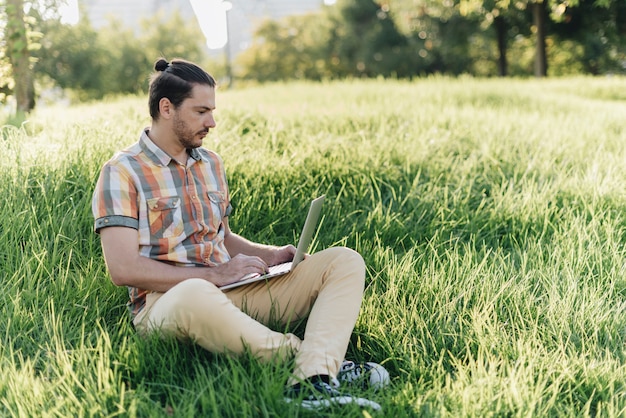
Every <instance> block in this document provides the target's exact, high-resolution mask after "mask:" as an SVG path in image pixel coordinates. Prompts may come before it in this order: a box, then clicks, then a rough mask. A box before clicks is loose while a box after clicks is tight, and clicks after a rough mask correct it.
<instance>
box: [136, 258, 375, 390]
mask: <svg viewBox="0 0 626 418" xmlns="http://www.w3.org/2000/svg"><path fill="white" fill-rule="evenodd" d="M364 281H365V264H364V262H363V259H362V258H361V256H360V255H359V254H358V253H356V252H355V251H353V250H350V249H348V248H343V247H335V248H330V249H327V250H324V251H320V252H318V253H315V254H313V255H311V256H310V257H308V258H306V259H305V260H304V261H303V262H301V263H300V264H299V265H298V266H297V267H296V268H295V270H294V271H292V272H291V273H289V274H286V275H284V276H281V277H275V278H273V279H271V280H269V282H265V281H260V282H257V283H253V284H250V285H246V286H241V287H236V288H234V289H230V290H226V291H224V292H223V291H221V290H219V289H218V288H217V287H216V286H215V285H213V284H212V283H210V282H208V281H206V280H203V279H189V280H185V281H184V282H181V283H179V284H178V285H176V286H174V287H173V288H172V289H170V290H169V291H167V292H166V293H151V294H148V297H147V301H146V307H145V308H144V309H143V310H142V311H141V312H140V314H139V315H138V316H137V317H136V318H135V326H136V328H137V330H138V332H139V333H147V332H150V331H155V330H158V331H160V332H163V333H164V334H168V335H175V336H177V337H179V338H191V339H192V340H193V341H194V342H196V343H197V344H199V345H200V346H202V347H203V348H205V349H207V350H209V351H211V352H227V353H232V354H241V353H243V352H244V351H245V350H246V349H249V350H250V351H251V352H252V353H253V354H254V355H256V356H257V357H259V358H261V359H264V360H269V359H271V358H275V357H276V356H279V357H285V356H288V355H290V354H292V353H295V355H296V357H295V364H296V367H295V370H294V373H293V378H292V379H291V382H290V383H295V382H296V381H297V380H299V379H304V378H307V377H310V376H313V375H316V374H327V375H330V376H331V377H334V376H336V374H337V371H338V370H339V366H340V364H341V361H342V360H343V358H344V356H345V354H346V350H347V348H348V343H349V340H350V335H351V334H352V330H353V328H354V324H355V323H356V319H357V316H358V314H359V309H360V306H361V300H362V297H363V288H364ZM306 317H308V319H307V322H306V328H305V332H304V338H303V339H302V340H300V338H298V337H297V336H295V335H294V334H291V333H282V332H277V331H274V330H271V329H270V328H268V326H267V324H268V323H269V322H270V321H271V322H272V323H280V324H282V325H284V326H286V325H288V324H290V323H294V322H296V321H298V320H300V319H302V318H306ZM275 321H276V322H275Z"/></svg>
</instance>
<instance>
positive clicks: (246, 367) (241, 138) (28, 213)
mask: <svg viewBox="0 0 626 418" xmlns="http://www.w3.org/2000/svg"><path fill="white" fill-rule="evenodd" d="M625 91H626V79H623V78H617V77H616V78H569V79H554V80H541V81H537V80H495V79H494V80H475V79H470V78H467V79H465V78H460V79H448V78H436V77H435V78H429V79H423V80H417V81H414V82H395V81H380V80H379V81H351V82H342V83H339V82H332V83H326V84H310V83H291V84H284V85H283V84H276V85H271V86H265V87H257V88H250V89H246V90H241V91H220V92H219V93H218V112H217V119H218V124H219V126H218V128H217V129H216V130H215V131H214V132H213V133H212V134H211V135H210V136H209V138H208V140H207V144H206V145H207V147H209V148H212V149H215V150H216V151H218V152H219V153H220V154H221V155H222V157H223V158H224V160H225V162H226V166H227V170H228V176H229V183H230V187H231V191H232V199H233V204H234V206H235V211H234V212H233V215H232V216H231V227H232V228H233V229H234V230H235V231H237V232H240V233H242V234H243V235H244V236H247V237H249V238H251V239H253V240H257V241H261V242H268V243H276V244H286V243H292V242H294V241H295V236H294V234H295V231H297V230H298V229H299V223H300V221H301V219H303V217H304V215H305V211H306V202H307V201H308V200H309V199H310V198H311V197H312V196H315V195H318V194H321V193H325V194H326V195H327V200H326V203H325V207H324V218H323V220H322V225H321V228H320V231H319V233H318V235H317V238H316V241H315V243H314V245H313V249H314V250H315V249H320V248H325V247H328V246H332V245H347V246H350V247H352V248H355V249H357V250H358V251H359V252H360V253H361V254H362V255H363V257H364V258H365V260H366V262H367V265H368V275H367V288H366V295H365V299H364V303H363V307H362V313H361V316H360V317H359V320H358V322H357V325H356V328H355V331H354V334H353V338H352V340H351V344H350V347H349V350H348V357H350V358H353V359H356V360H369V359H373V360H376V361H378V362H382V363H383V364H384V366H385V367H386V368H387V369H388V370H389V371H390V373H391V376H392V385H391V387H390V388H389V390H387V391H384V392H381V393H361V392H359V391H357V392H356V393H357V394H360V395H363V396H370V397H372V398H373V399H375V400H377V401H378V402H380V403H381V404H382V406H383V413H382V414H373V415H380V416H434V417H440V416H441V417H445V416H455V417H456V416H460V417H475V416H476V417H484V416H507V417H526V416H563V417H574V416H576V417H578V416H590V417H591V416H593V417H618V416H626V263H625V257H624V255H625V244H626V215H625V213H626V212H625V211H624V208H626V195H625V193H624V190H626V164H625V162H626V141H625V140H626V125H625V124H624V120H625V119H624V117H625V115H626V95H625V94H624V92H625ZM146 108H147V106H146V99H145V98H143V97H129V98H125V99H119V100H116V101H111V102H103V103H97V104H90V105H81V106H75V107H70V108H48V109H41V110H39V111H38V112H36V113H35V114H34V115H32V116H31V118H30V120H29V121H28V122H27V123H25V124H23V125H22V126H21V127H20V128H15V127H10V126H6V127H4V128H2V130H1V131H0V133H1V135H0V153H1V155H2V156H3V158H2V160H1V161H0V196H2V198H3V201H2V205H1V206H0V277H2V284H3V286H2V290H0V318H2V320H1V321H0V339H1V341H0V370H2V375H3V378H2V379H1V380H0V416H20V417H22V416H24V417H26V416H28V417H30V416H42V417H55V416H63V417H65V416H140V417H143V416H151V417H152V416H157V417H158V416H163V417H168V416H302V417H307V416H324V415H327V416H350V417H357V416H359V417H361V416H367V414H368V412H367V411H360V410H359V409H357V408H345V409H340V410H331V411H328V412H325V413H323V414H318V413H314V414H313V413H307V412H306V411H302V410H299V409H297V408H296V407H295V406H292V405H286V404H285V403H284V402H283V401H282V390H283V384H284V382H285V381H286V379H287V377H288V375H289V372H290V365H289V364H275V365H264V364H260V363H258V362H257V361H255V360H254V359H253V358H250V357H247V356H244V357H243V358H236V359H232V358H227V357H225V356H221V355H212V354H209V353H207V352H205V351H203V350H202V349H200V348H198V347H196V346H194V345H192V344H185V343H181V342H177V341H171V340H160V339H156V338H155V339H141V338H138V337H137V336H136V335H135V334H134V331H133V330H132V327H131V326H130V324H129V322H128V319H127V317H126V310H125V306H124V305H125V302H126V297H127V295H126V291H125V289H123V288H116V287H115V286H114V285H113V284H112V283H111V282H110V280H109V279H108V276H107V273H106V270H105V267H104V262H103V259H102V254H101V250H100V244H99V240H98V237H97V236H96V235H95V234H94V233H93V232H92V223H93V219H92V218H91V213H90V201H91V192H92V188H93V184H94V182H95V179H96V178H97V175H98V172H99V168H100V166H101V165H102V164H103V163H104V161H106V160H107V159H108V158H110V156H111V155H112V154H113V152H115V151H116V150H117V149H119V148H121V147H123V146H126V145H128V144H131V143H132V142H134V141H136V139H137V137H138V133H139V131H140V130H141V128H143V127H144V126H147V125H148V124H149V121H148V119H147V109H146Z"/></svg>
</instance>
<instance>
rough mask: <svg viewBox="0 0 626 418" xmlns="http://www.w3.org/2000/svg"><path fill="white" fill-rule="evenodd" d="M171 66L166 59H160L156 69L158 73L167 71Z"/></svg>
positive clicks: (155, 65) (155, 64) (156, 63)
mask: <svg viewBox="0 0 626 418" xmlns="http://www.w3.org/2000/svg"><path fill="white" fill-rule="evenodd" d="M169 65H170V63H169V62H167V60H166V59H165V58H159V59H158V60H157V62H155V63H154V69H155V70H157V71H165V70H166V69H167V67H169Z"/></svg>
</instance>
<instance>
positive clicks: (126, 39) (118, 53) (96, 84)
mask: <svg viewBox="0 0 626 418" xmlns="http://www.w3.org/2000/svg"><path fill="white" fill-rule="evenodd" d="M142 27H143V30H142V31H141V34H139V33H136V32H135V31H134V30H133V29H131V28H126V27H124V26H122V25H121V24H120V23H119V22H115V21H110V22H109V23H108V26H106V27H104V28H102V29H101V30H95V29H94V28H93V27H92V26H91V25H90V24H89V23H88V22H86V21H82V22H80V23H79V24H77V25H73V26H72V25H66V24H62V23H61V22H60V21H59V20H55V19H49V20H46V21H43V22H42V31H44V32H45V33H46V37H45V39H44V40H43V41H42V48H41V50H40V51H39V52H37V54H36V57H37V59H38V63H37V67H36V69H37V71H38V74H39V75H40V76H41V75H45V76H46V77H47V78H49V79H50V80H53V81H54V82H55V83H56V84H57V85H58V86H60V87H61V88H63V89H69V90H71V91H73V92H74V93H75V94H76V95H77V96H78V98H80V99H97V98H102V97H104V96H105V95H115V94H128V93H138V92H142V91H147V86H148V78H147V76H146V71H148V70H149V69H150V68H151V66H152V63H153V62H154V61H155V60H156V59H157V58H158V57H160V56H165V57H167V58H170V59H171V58H174V57H185V58H187V59H191V60H195V61H196V62H203V61H204V60H203V49H202V48H203V39H204V37H203V35H202V33H201V31H200V29H199V28H198V27H197V26H196V25H192V24H190V23H189V22H186V21H184V20H183V19H182V18H181V16H180V14H178V13H174V14H173V15H171V16H170V17H169V18H167V19H166V18H165V17H164V16H161V15H157V16H155V17H153V18H151V19H147V20H144V21H143V23H142ZM174 32H176V36H175V37H173V36H171V34H172V33H174Z"/></svg>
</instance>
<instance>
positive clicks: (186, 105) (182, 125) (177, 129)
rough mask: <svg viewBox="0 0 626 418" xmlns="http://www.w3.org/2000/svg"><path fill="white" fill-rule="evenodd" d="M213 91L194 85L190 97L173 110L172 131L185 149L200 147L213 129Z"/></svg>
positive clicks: (207, 87) (208, 87)
mask: <svg viewBox="0 0 626 418" xmlns="http://www.w3.org/2000/svg"><path fill="white" fill-rule="evenodd" d="M213 110H215V89H214V88H213V87H210V86H207V85H204V84H196V85H194V87H193V89H192V90H191V97H189V98H188V99H185V100H184V101H183V102H182V103H181V104H180V106H179V107H178V108H177V109H176V110H175V112H174V117H173V119H172V129H173V131H174V135H175V136H176V137H177V138H178V141H179V142H180V144H181V145H182V146H183V147H185V148H187V149H192V148H197V147H199V146H202V140H203V139H204V137H205V136H206V135H207V134H208V133H209V129H210V128H214V127H215V119H213Z"/></svg>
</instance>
